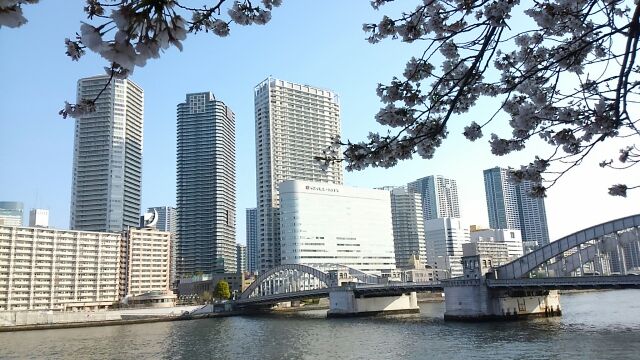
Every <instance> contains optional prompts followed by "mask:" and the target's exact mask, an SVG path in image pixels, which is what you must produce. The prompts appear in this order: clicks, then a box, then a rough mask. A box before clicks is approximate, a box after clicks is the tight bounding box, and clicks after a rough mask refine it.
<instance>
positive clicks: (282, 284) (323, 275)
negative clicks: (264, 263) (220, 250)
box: [238, 264, 378, 303]
mask: <svg viewBox="0 0 640 360" xmlns="http://www.w3.org/2000/svg"><path fill="white" fill-rule="evenodd" d="M331 270H342V272H343V273H346V274H348V277H349V278H350V279H354V280H356V281H357V282H359V283H363V284H377V283H378V277H377V276H374V275H370V274H367V273H364V272H362V271H360V270H357V269H354V268H350V267H348V266H345V265H338V264H313V267H312V266H309V265H303V264H288V265H279V266H276V267H274V268H272V269H269V270H268V271H266V272H265V273H263V274H261V275H260V276H258V278H257V279H256V280H255V281H254V282H253V283H251V285H250V286H249V287H248V288H247V289H246V290H245V291H244V292H242V294H241V295H240V297H239V298H238V300H239V302H240V303H242V302H248V301H249V300H250V299H255V298H263V299H265V300H267V299H272V300H275V299H279V298H284V297H287V298H288V297H295V296H294V295H293V294H296V293H297V294H298V295H297V296H298V297H300V298H304V297H306V296H307V295H308V296H317V295H324V292H328V288H330V287H334V286H338V285H339V279H338V278H337V277H333V276H332V275H331V274H330V272H331ZM336 276H337V274H336ZM322 289H327V290H326V291H323V290H322Z"/></svg>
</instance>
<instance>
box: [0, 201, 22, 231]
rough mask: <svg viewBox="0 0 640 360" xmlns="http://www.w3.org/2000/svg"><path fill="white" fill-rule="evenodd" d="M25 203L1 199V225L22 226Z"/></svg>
mask: <svg viewBox="0 0 640 360" xmlns="http://www.w3.org/2000/svg"><path fill="white" fill-rule="evenodd" d="M23 209H24V205H23V204H22V203H21V202H17V201H0V226H3V225H4V226H22V218H23Z"/></svg>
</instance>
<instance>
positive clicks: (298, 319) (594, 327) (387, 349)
mask: <svg viewBox="0 0 640 360" xmlns="http://www.w3.org/2000/svg"><path fill="white" fill-rule="evenodd" d="M561 304H562V307H563V311H564V314H563V316H562V317H556V318H539V319H532V320H524V321H515V322H491V323H456V322H444V320H443V319H442V317H443V313H444V304H443V303H426V304H421V313H420V314H412V315H397V316H385V317H367V318H350V319H326V318H325V312H324V311H307V312H300V313H290V314H275V315H263V316H248V317H230V318H217V319H204V320H193V321H177V322H162V323H152V324H139V325H126V326H107V327H94V328H80V329H58V330H38V331H26V332H13V333H0V358H3V359H4V358H9V359H13V358H16V359H22V358H38V359H40V358H47V359H51V358H68V359H332V360H341V359H396V358H397V359H640V290H618V291H604V292H589V293H578V294H570V295H567V294H565V295H562V297H561Z"/></svg>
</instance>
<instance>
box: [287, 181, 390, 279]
mask: <svg viewBox="0 0 640 360" xmlns="http://www.w3.org/2000/svg"><path fill="white" fill-rule="evenodd" d="M280 200H281V203H280V204H281V207H280V216H281V217H280V220H281V249H282V252H281V256H282V258H281V260H282V264H341V265H346V266H349V267H352V268H355V269H358V270H361V271H364V272H368V273H373V274H380V273H381V272H382V271H383V270H392V269H395V268H396V262H395V255H394V248H393V226H392V224H391V201H390V197H389V192H388V191H386V190H372V189H359V188H352V187H348V186H341V185H334V184H328V183H317V182H316V183H314V182H308V181H285V182H282V183H281V184H280Z"/></svg>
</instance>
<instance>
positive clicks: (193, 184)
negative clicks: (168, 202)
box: [176, 92, 236, 277]
mask: <svg viewBox="0 0 640 360" xmlns="http://www.w3.org/2000/svg"><path fill="white" fill-rule="evenodd" d="M177 130H178V141H177V146H178V150H177V187H176V191H177V201H176V203H177V211H178V220H177V238H178V246H177V256H178V259H177V273H178V277H184V276H191V275H193V274H194V273H196V272H202V273H205V274H211V273H217V272H235V271H236V234H235V232H236V221H235V217H236V145H235V115H234V114H233V112H232V111H231V109H230V108H229V107H228V106H226V105H225V104H224V103H223V102H222V101H219V100H216V98H215V97H214V96H213V94H212V93H210V92H202V93H194V94H187V98H186V101H185V102H184V103H181V104H178V128H177Z"/></svg>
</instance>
